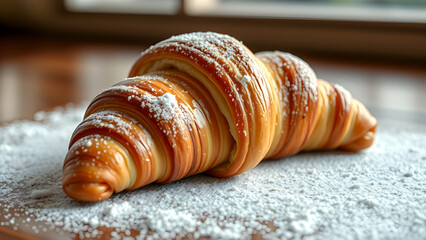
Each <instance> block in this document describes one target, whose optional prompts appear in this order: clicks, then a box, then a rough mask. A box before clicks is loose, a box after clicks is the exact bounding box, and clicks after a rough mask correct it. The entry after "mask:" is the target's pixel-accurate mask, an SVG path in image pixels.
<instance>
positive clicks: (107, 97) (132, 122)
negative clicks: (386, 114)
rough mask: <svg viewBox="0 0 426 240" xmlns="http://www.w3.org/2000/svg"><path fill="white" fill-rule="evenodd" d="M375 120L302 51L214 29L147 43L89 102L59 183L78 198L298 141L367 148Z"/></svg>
mask: <svg viewBox="0 0 426 240" xmlns="http://www.w3.org/2000/svg"><path fill="white" fill-rule="evenodd" d="M376 125H377V121H376V119H375V118H374V117H372V116H371V115H370V113H369V112H368V111H367V109H366V108H365V107H364V106H363V105H362V104H361V103H360V102H358V101H357V100H355V99H353V98H352V97H351V94H350V93H349V92H348V91H346V90H345V89H343V88H342V87H341V86H339V85H337V84H331V83H328V82H326V81H322V80H317V78H316V76H315V73H314V72H313V70H312V69H311V68H310V67H309V65H308V64H307V63H305V62H304V61H302V60H301V59H300V58H298V57H296V56H294V55H291V54H289V53H283V52H278V51H275V52H261V53H257V54H256V55H254V54H253V53H252V52H251V51H250V50H249V49H248V48H246V47H245V46H244V45H243V44H242V43H241V42H239V41H237V40H236V39H234V38H232V37H230V36H228V35H223V34H218V33H211V32H208V33H189V34H183V35H179V36H174V37H171V38H170V39H167V40H165V41H162V42H160V43H158V44H156V45H154V46H151V47H150V48H149V49H147V50H146V51H145V52H144V53H142V55H141V56H140V58H139V59H138V60H137V62H136V63H135V64H134V66H133V68H132V69H131V71H130V74H129V78H127V79H125V80H124V81H122V82H119V83H117V84H116V85H114V86H113V87H111V88H108V89H106V90H105V91H103V92H102V93H100V94H99V95H98V96H96V98H95V99H94V100H93V101H92V102H91V103H90V105H89V107H88V109H87V111H86V113H85V117H84V120H83V122H82V123H81V124H80V125H79V126H78V127H77V129H76V130H75V132H74V133H73V135H72V137H71V141H70V147H69V152H68V154H67V155H66V158H65V161H64V166H63V190H64V192H65V193H66V194H67V195H68V196H69V197H71V198H73V199H76V200H80V201H102V200H105V199H107V198H109V197H110V196H111V195H112V193H114V192H115V193H117V192H120V191H123V190H132V189H136V188H139V187H141V186H144V185H147V184H149V183H152V182H158V183H168V182H172V181H176V180H178V179H181V178H184V177H187V176H190V175H194V174H197V173H202V172H206V173H207V174H210V175H213V176H217V177H229V176H234V175H237V174H240V173H242V172H244V171H247V170H249V169H251V168H253V167H255V166H256V165H257V164H258V163H259V162H260V161H261V160H262V159H268V158H282V157H285V156H290V155H293V154H296V153H298V152H300V151H303V150H327V149H335V148H340V149H345V150H349V151H359V150H362V149H365V148H368V147H369V146H370V145H371V144H372V142H373V139H374V134H375V130H376Z"/></svg>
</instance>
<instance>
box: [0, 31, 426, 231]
mask: <svg viewBox="0 0 426 240" xmlns="http://www.w3.org/2000/svg"><path fill="white" fill-rule="evenodd" d="M145 48H146V45H144V44H140V45H135V44H111V43H93V42H91V43H88V42H75V41H58V40H52V39H45V38H35V39H32V38H27V37H3V38H1V39H0V123H2V124H7V123H9V122H11V121H13V120H16V119H32V116H33V115H34V113H36V112H37V111H40V110H49V109H53V108H54V107H55V106H64V105H66V104H68V103H81V102H85V101H90V100H91V99H92V98H93V97H94V96H95V95H96V94H97V93H99V92H100V91H101V90H102V89H105V88H106V87H108V86H111V85H112V84H114V83H116V82H118V81H120V80H122V79H123V78H125V77H126V76H127V74H128V71H129V70H130V67H131V66H132V64H133V62H134V61H135V60H136V59H137V57H138V56H139V54H140V52H141V51H142V50H143V49H145ZM305 60H306V61H307V62H308V63H309V64H310V65H311V66H312V67H313V69H314V70H315V72H316V74H317V76H318V77H319V78H322V79H325V80H328V81H331V82H335V83H339V84H340V85H342V86H344V87H345V88H346V89H348V90H349V91H350V92H351V93H352V95H353V96H354V97H355V98H357V99H359V100H360V101H361V102H363V103H364V104H365V105H366V106H367V108H368V109H369V110H370V111H371V112H372V113H373V115H374V116H376V117H377V118H378V120H379V122H380V119H386V120H391V121H398V122H407V123H413V124H420V125H426V106H425V105H426V94H425V93H426V68H421V67H419V66H417V67H411V66H409V65H396V64H392V65H390V64H384V63H379V62H377V63H372V62H371V61H369V62H364V63H363V62H356V61H348V60H345V61H338V60H335V59H334V60H330V59H327V58H326V57H324V58H313V57H308V58H305ZM2 234H3V235H2ZM10 234H13V232H11V231H10V230H7V229H4V228H1V229H0V238H2V237H4V236H11V235H10ZM16 239H26V238H25V236H16ZM28 239H30V238H28Z"/></svg>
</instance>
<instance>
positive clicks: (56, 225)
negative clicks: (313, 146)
mask: <svg viewBox="0 0 426 240" xmlns="http://www.w3.org/2000/svg"><path fill="white" fill-rule="evenodd" d="M164 98H165V99H163V100H164V101H166V102H167V101H169V100H170V101H171V102H173V99H170V98H172V97H170V98H169V96H166V97H164ZM159 101H160V100H159ZM171 104H172V103H171ZM172 105H173V104H172ZM83 112H84V108H82V107H78V108H74V107H70V108H67V109H58V110H56V111H54V112H51V113H40V114H38V116H39V117H40V116H42V117H40V118H38V119H39V120H41V121H42V122H29V121H20V122H14V123H12V124H9V125H6V126H3V127H0V156H1V157H0V164H1V166H2V167H1V168H0V183H1V184H0V225H1V226H6V227H9V228H12V229H17V230H21V229H27V230H30V231H31V232H32V233H33V234H35V235H36V236H38V237H42V236H43V233H44V232H48V233H49V234H56V232H65V234H66V235H70V236H71V237H79V238H81V239H92V238H97V237H100V236H102V235H103V236H104V237H105V238H107V239H169V238H180V237H183V236H186V237H188V238H190V239H192V238H200V237H211V238H212V239H246V238H250V237H251V236H253V235H252V234H258V235H261V236H262V237H263V238H264V239H401V238H404V239H425V238H426V214H425V211H424V209H426V197H425V196H426V192H425V189H426V185H425V183H426V171H425V169H426V150H425V148H424V146H425V145H426V129H425V128H424V126H423V127H422V126H410V125H407V123H403V124H396V123H386V121H381V124H380V129H379V131H378V133H377V141H376V143H375V144H374V145H373V147H372V148H371V149H369V150H367V151H364V152H361V153H357V154H350V153H345V152H339V151H334V152H320V153H302V154H299V155H296V156H293V157H289V158H287V159H286V160H285V161H282V160H271V161H263V162H262V163H261V164H260V165H259V166H257V167H256V168H254V169H252V170H250V171H248V172H245V173H243V174H241V175H238V176H236V177H232V178H227V179H219V178H214V177H209V176H206V175H197V176H194V177H191V178H187V179H184V180H181V181H178V182H174V183H171V184H166V185H159V184H151V185H148V186H146V187H144V188H142V189H140V190H135V191H129V192H123V193H120V194H117V195H114V196H113V197H112V198H111V199H108V200H106V201H103V202H100V203H97V204H88V203H79V202H76V201H74V200H72V199H69V198H68V197H67V196H65V194H64V193H63V192H62V190H61V178H62V164H63V159H64V157H65V154H66V151H67V145H68V141H69V138H70V136H71V133H72V132H73V130H74V128H75V127H76V126H77V124H78V123H79V122H80V121H81V119H82V116H83ZM88 142H89V141H84V143H82V144H88ZM92 144H96V143H95V142H92ZM100 226H104V227H107V228H106V229H105V228H99V227H100ZM372 226H374V227H372ZM51 238H52V237H51ZM53 238H54V239H60V238H61V236H59V235H58V236H57V237H53Z"/></svg>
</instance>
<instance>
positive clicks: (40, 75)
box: [0, 0, 426, 124]
mask: <svg viewBox="0 0 426 240" xmlns="http://www.w3.org/2000/svg"><path fill="white" fill-rule="evenodd" d="M192 31H216V32H221V33H227V34H230V35H232V36H234V37H236V38H237V39H239V40H241V41H243V42H244V44H246V45H247V46H248V47H249V48H250V49H251V50H253V51H254V52H256V51H262V50H281V51H288V52H291V53H293V54H295V55H298V56H300V57H302V58H303V59H304V60H306V61H307V62H308V63H309V64H310V65H311V66H312V67H313V68H314V70H315V72H316V73H317V76H318V77H320V78H323V79H326V80H328V81H331V82H337V83H340V84H341V85H343V86H344V87H345V88H347V89H348V90H349V91H351V93H352V94H353V95H354V97H356V98H358V99H360V100H361V101H362V102H364V103H365V104H366V105H367V107H368V108H369V109H370V110H371V111H372V112H373V114H375V115H376V116H377V117H378V118H379V120H380V119H381V118H382V119H392V120H395V121H411V122H415V123H420V124H426V107H425V105H426V0H303V1H296V0H293V1H291V0H263V1H262V0H120V1H119V0H37V1H33V0H2V1H0V123H6V122H10V121H12V120H15V119H32V116H33V114H34V113H35V112H37V111H39V110H50V109H53V108H54V107H55V106H64V105H66V104H67V103H70V102H71V103H76V104H79V103H82V102H84V101H89V100H91V99H92V98H93V97H94V96H95V95H96V94H97V93H98V92H99V91H101V90H102V89H104V88H106V87H108V86H110V85H112V84H114V83H115V82H118V81H120V80H121V79H123V78H125V77H126V76H127V74H128V71H129V70H130V67H131V66H132V64H133V62H134V61H135V60H136V59H137V57H138V55H139V54H140V52H141V51H143V50H144V49H145V48H147V47H149V46H150V45H151V44H153V43H155V42H158V41H160V40H163V39H165V38H168V37H170V36H171V35H176V34H180V33H185V32H192Z"/></svg>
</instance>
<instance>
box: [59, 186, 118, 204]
mask: <svg viewBox="0 0 426 240" xmlns="http://www.w3.org/2000/svg"><path fill="white" fill-rule="evenodd" d="M62 188H63V190H64V192H65V193H66V194H67V195H68V196H69V197H70V198H72V199H75V200H77V201H82V202H98V201H103V200H106V199H108V198H109V197H111V195H112V193H113V190H112V188H111V186H110V185H109V184H107V183H86V182H74V183H68V184H64V185H63V186H62Z"/></svg>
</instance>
